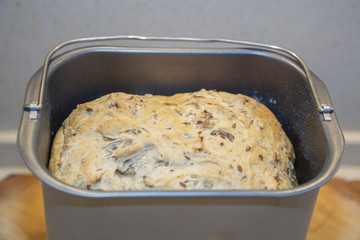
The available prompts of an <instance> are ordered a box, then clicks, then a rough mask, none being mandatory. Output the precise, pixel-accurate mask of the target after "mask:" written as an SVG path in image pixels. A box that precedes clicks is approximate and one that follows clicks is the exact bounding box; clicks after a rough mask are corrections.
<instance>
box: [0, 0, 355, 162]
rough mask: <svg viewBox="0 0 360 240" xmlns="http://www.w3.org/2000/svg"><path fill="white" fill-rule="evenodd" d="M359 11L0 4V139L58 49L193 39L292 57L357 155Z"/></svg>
mask: <svg viewBox="0 0 360 240" xmlns="http://www.w3.org/2000/svg"><path fill="white" fill-rule="evenodd" d="M359 12H360V1H357V0H352V1H351V0H349V1H338V0H318V1H310V0H303V1H287V0H276V1H275V0H273V1H270V0H260V1H239V0H228V1H215V0H208V1H205V0H197V1H190V0H183V1H168V0H161V1H139V0H133V1H131V0H123V1H116V0H108V1H106V0H104V1H96V0H83V1H70V0H66V1H46V0H43V1H40V0H33V1H27V0H19V1H10V0H0V113H1V114H0V139H1V134H3V136H5V135H6V134H7V133H8V132H7V131H9V130H10V131H12V133H15V131H16V129H17V128H18V125H19V119H20V114H21V111H22V104H23V98H24V91H25V87H26V84H27V81H28V80H29V78H30V77H31V75H32V74H33V73H34V72H35V71H36V70H37V69H38V68H39V67H40V66H41V65H42V63H43V60H44V57H45V55H46V54H47V52H48V51H49V50H50V49H51V48H53V47H54V46H55V45H57V44H58V43H60V42H62V41H66V40H69V39H73V38H79V37H89V36H102V35H126V34H131V35H145V36H193V37H220V38H230V39H239V40H247V41H255V42H263V43H269V44H274V45H279V46H282V47H286V48H288V49H291V50H293V51H294V52H296V53H298V54H299V55H300V56H301V57H302V58H303V59H304V60H305V62H306V63H307V65H308V66H309V68H310V69H311V70H312V71H313V72H315V73H316V74H317V75H318V76H319V77H320V78H321V79H322V80H323V81H324V83H325V85H326V86H327V88H328V90H329V92H330V96H331V98H332V101H333V105H334V107H335V110H336V113H337V116H338V119H339V121H340V124H341V127H342V128H343V130H345V133H346V135H347V134H348V133H349V134H350V135H351V136H352V138H351V139H350V140H349V141H348V145H349V146H350V147H349V149H350V148H351V149H354V150H353V151H358V150H357V149H359V148H358V147H357V146H358V145H359V144H360V141H359V139H360V111H359V106H358V105H359V104H360V94H359V93H358V91H359V90H360V81H359V79H358V77H359V76H360V66H359V63H360V45H359V41H360V40H359V39H360V14H359ZM4 134H5V135H4ZM354 136H355V137H354ZM4 139H5V140H4ZM0 144H1V141H0ZM4 144H5V145H4ZM6 144H10V145H11V144H14V143H13V142H11V140H9V142H7V141H6V138H5V137H3V145H2V146H0V150H1V151H2V154H1V153H0V155H2V156H3V157H2V158H0V164H1V163H5V162H6V161H9V160H6V159H9V157H6V159H4V158H5V157H4V156H5V155H6V154H8V152H7V153H6V154H5V152H6V151H10V150H6V149H10V148H8V147H7V145H6ZM359 146H360V145H359ZM14 149H15V148H14ZM14 149H13V150H11V151H16V149H15V150H14ZM357 154H358V153H357V152H356V153H355V152H351V153H346V155H345V156H346V157H347V158H351V159H350V160H347V161H349V162H351V163H358V162H359V160H357V159H356V157H355V156H357ZM6 156H7V155H6ZM10 158H11V156H10Z"/></svg>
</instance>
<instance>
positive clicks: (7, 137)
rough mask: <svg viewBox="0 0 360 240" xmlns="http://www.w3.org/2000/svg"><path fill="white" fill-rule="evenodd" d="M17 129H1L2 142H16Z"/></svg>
mask: <svg viewBox="0 0 360 240" xmlns="http://www.w3.org/2000/svg"><path fill="white" fill-rule="evenodd" d="M16 138H17V131H16V130H6V131H0V144H16Z"/></svg>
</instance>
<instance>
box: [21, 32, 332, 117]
mask: <svg viewBox="0 0 360 240" xmlns="http://www.w3.org/2000/svg"><path fill="white" fill-rule="evenodd" d="M114 40H141V41H177V42H213V43H214V42H215V43H226V44H238V45H243V46H250V47H255V48H259V49H265V50H271V51H278V52H282V53H285V54H287V55H289V56H291V57H292V58H293V59H295V60H296V61H297V62H298V63H299V65H300V66H301V67H302V69H303V70H304V73H305V76H306V79H307V81H308V84H309V86H310V89H311V91H312V93H313V97H314V99H315V102H316V105H317V110H318V111H319V112H320V113H322V114H323V117H324V121H331V113H332V112H333V108H332V106H330V105H327V104H323V103H321V102H320V100H319V97H318V94H317V92H316V89H315V86H314V83H313V81H312V79H311V75H310V72H309V69H308V67H307V66H306V64H305V62H304V61H303V60H302V59H301V58H300V57H299V56H298V55H296V54H295V53H294V52H292V51H290V50H288V49H285V48H282V47H278V46H274V45H268V44H263V43H255V42H246V41H238V40H230V39H221V38H190V37H143V36H131V35H129V36H126V35H125V36H104V37H90V38H79V39H73V40H70V41H66V42H63V43H61V44H59V45H57V46H56V47H55V48H53V49H52V50H51V51H50V52H49V54H48V55H47V56H46V58H45V62H44V67H43V72H42V76H41V85H40V91H39V94H38V98H37V101H36V102H30V103H26V104H24V109H25V110H28V111H30V114H29V119H37V116H38V111H40V110H41V109H42V106H43V95H44V88H45V81H46V78H47V73H48V69H49V64H50V60H51V58H52V56H53V55H54V54H55V53H56V52H57V51H58V50H60V49H61V48H64V47H66V46H69V45H72V44H78V43H87V42H98V41H114Z"/></svg>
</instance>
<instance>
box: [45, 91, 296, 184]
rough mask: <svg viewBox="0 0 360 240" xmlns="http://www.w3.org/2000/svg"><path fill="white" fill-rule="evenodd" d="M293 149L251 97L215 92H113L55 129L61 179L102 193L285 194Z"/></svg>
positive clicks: (52, 166)
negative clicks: (235, 191)
mask: <svg viewBox="0 0 360 240" xmlns="http://www.w3.org/2000/svg"><path fill="white" fill-rule="evenodd" d="M294 160H295V154H294V150H293V146H292V144H291V142H290V140H289V139H288V137H287V136H286V134H285V132H284V131H283V129H282V127H281V124H280V123H279V122H278V120H277V119H276V117H275V116H274V114H273V113H272V112H271V111H270V110H269V109H268V108H267V107H265V106H264V105H262V104H261V103H259V102H257V101H256V100H254V99H252V98H250V97H247V96H244V95H241V94H237V95H234V94H230V93H226V92H217V91H215V90H212V91H207V90H204V89H203V90H201V91H198V92H193V93H179V94H175V95H173V96H153V95H150V94H147V95H144V96H140V95H131V94H126V93H121V92H119V93H111V94H108V95H105V96H103V97H101V98H98V99H96V100H94V101H91V102H88V103H84V104H80V105H78V106H77V108H76V109H75V110H73V111H72V113H71V114H70V115H69V117H68V118H67V119H66V120H65V121H64V123H63V125H62V127H61V128H60V129H59V131H58V132H57V134H56V136H55V139H54V143H53V147H52V153H51V159H50V163H49V170H50V172H51V173H52V174H53V175H54V176H55V177H56V178H58V179H59V180H61V181H63V182H65V183H67V184H70V185H73V186H76V187H79V188H85V189H86V188H87V189H92V190H102V191H119V190H232V189H268V190H270V189H271V190H273V189H286V188H291V187H293V186H296V185H297V180H296V176H295V171H294Z"/></svg>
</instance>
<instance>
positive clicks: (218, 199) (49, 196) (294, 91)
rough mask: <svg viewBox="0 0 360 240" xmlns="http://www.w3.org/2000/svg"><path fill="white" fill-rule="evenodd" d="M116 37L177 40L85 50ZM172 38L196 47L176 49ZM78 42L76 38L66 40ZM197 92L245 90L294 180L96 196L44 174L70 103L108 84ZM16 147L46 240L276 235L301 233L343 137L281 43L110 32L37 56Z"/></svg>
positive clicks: (316, 83) (319, 87) (106, 89)
mask: <svg viewBox="0 0 360 240" xmlns="http://www.w3.org/2000/svg"><path fill="white" fill-rule="evenodd" d="M124 39H128V40H129V39H130V40H144V41H145V40H153V41H155V40H156V41H162V42H164V41H167V42H169V41H177V42H173V43H172V44H174V45H175V47H162V48H159V47H156V48H154V47H146V48H145V47H141V48H140V47H137V48H135V47H125V46H123V47H119V46H109V45H104V44H103V45H101V46H98V45H92V44H94V42H98V41H102V42H103V41H109V40H113V41H115V40H124ZM181 41H182V42H184V41H186V42H188V41H191V42H202V44H203V45H205V46H206V47H203V48H200V47H196V48H189V47H186V48H184V47H182V48H180V47H176V46H177V44H178V43H179V42H181ZM162 42H161V43H162ZM205 42H217V43H220V44H223V45H226V47H224V46H222V47H214V45H212V43H205ZM79 43H81V44H83V43H87V45H86V46H83V45H82V46H81V47H79V46H78V47H74V45H76V44H79ZM69 45H72V46H73V48H71V49H68V50H67V51H66V52H62V53H60V54H59V53H57V51H58V50H60V49H63V48H64V47H69ZM159 45H160V44H159ZM160 46H161V45H160ZM55 53H57V54H56V56H55ZM201 88H205V89H216V90H221V91H227V92H232V93H242V94H246V95H249V96H251V97H254V98H256V99H257V100H258V101H260V102H262V103H263V104H265V105H266V106H267V107H268V108H270V110H272V111H273V112H274V113H275V115H276V116H277V118H278V119H279V121H280V122H281V123H282V125H283V128H284V130H285V131H286V133H287V134H288V136H289V138H290V140H291V141H292V143H293V145H294V148H295V152H296V156H297V158H296V165H295V169H296V172H297V178H298V180H299V183H300V184H299V186H297V187H295V188H292V189H287V190H276V191H275V190H274V191H265V190H252V191H251V190H246V191H245V190H244V191H238V190H237V191H144V192H141V191H139V192H134V191H132V192H131V191H124V192H96V191H90V190H85V189H77V188H75V187H72V186H69V185H66V184H64V183H62V182H60V181H58V180H57V179H55V178H54V177H53V176H52V175H51V174H50V173H49V171H48V170H47V166H48V161H49V155H50V151H51V144H52V140H53V138H54V134H55V133H56V131H57V130H58V128H59V127H60V126H61V123H62V121H63V120H64V119H65V118H66V117H67V115H68V114H69V113H70V112H71V110H72V109H74V108H75V107H76V105H77V104H79V103H82V102H86V101H90V100H93V99H95V98H97V97H99V96H102V95H104V94H107V93H110V92H116V91H122V92H127V93H133V94H145V93H152V94H162V95H171V94H174V93H179V92H188V91H196V90H200V89H201ZM18 147H19V151H20V152H21V155H22V157H23V159H24V161H25V162H26V164H27V166H28V167H29V169H30V170H31V171H32V172H33V173H34V175H36V176H37V177H38V178H39V179H40V180H41V181H42V187H43V195H44V205H45V215H46V227H47V238H48V240H58V239H118V238H121V239H132V240H136V239H175V240H176V239H179V240H180V239H197V240H201V239H278V240H279V239H305V238H306V234H307V231H308V227H309V223H310V220H311V216H312V213H313V208H314V205H315V202H316V198H317V195H318V191H319V188H320V187H321V186H322V185H323V184H325V183H326V182H328V181H329V180H330V179H331V178H332V177H333V175H334V174H335V172H336V170H337V168H338V167H339V165H340V161H341V155H342V152H343V148H344V139H343V135H342V132H341V129H340V127H339V124H338V122H337V120H336V116H335V113H334V111H333V109H332V105H331V102H330V98H329V95H328V92H327V90H326V88H325V86H324V84H323V83H322V82H321V80H320V79H319V78H318V77H316V75H315V74H313V73H312V72H311V71H310V70H308V68H307V67H306V65H305V63H304V62H303V61H302V60H301V59H300V58H299V57H298V56H297V55H296V54H294V53H293V52H291V51H289V50H286V49H283V48H280V47H275V46H271V45H265V44H258V43H249V42H242V41H236V40H225V39H197V38H155V37H150V38H149V37H148V38H146V37H137V36H115V37H101V38H86V39H76V40H71V41H68V42H65V43H62V44H60V45H59V46H57V47H56V48H54V49H53V50H52V51H51V52H50V53H49V55H48V56H47V58H46V60H45V63H44V66H43V67H42V68H41V69H40V70H39V71H37V72H36V73H35V74H34V75H33V76H32V78H31V79H30V81H29V83H28V87H27V90H26V94H25V105H24V111H23V115H22V120H21V125H20V129H19V134H18Z"/></svg>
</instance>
